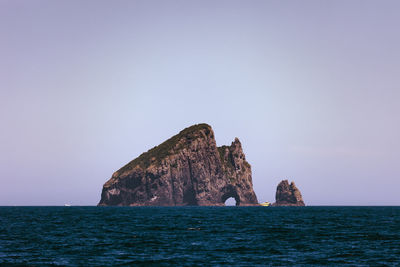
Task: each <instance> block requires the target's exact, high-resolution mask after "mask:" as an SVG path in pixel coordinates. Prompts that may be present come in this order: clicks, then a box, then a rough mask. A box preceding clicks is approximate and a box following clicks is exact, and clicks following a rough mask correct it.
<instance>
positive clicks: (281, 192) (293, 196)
mask: <svg viewBox="0 0 400 267" xmlns="http://www.w3.org/2000/svg"><path fill="white" fill-rule="evenodd" d="M275 199H276V202H275V203H274V204H273V206H305V204H304V201H303V197H302V196H301V193H300V190H299V189H298V188H297V187H296V185H295V184H294V182H291V183H290V185H289V182H288V180H283V181H281V182H280V183H279V184H278V187H277V188H276V195H275Z"/></svg>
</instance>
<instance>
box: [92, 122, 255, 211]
mask: <svg viewBox="0 0 400 267" xmlns="http://www.w3.org/2000/svg"><path fill="white" fill-rule="evenodd" d="M230 197H233V198H235V200H236V205H240V206H243V205H256V204H257V203H258V201H257V197H256V194H255V193H254V191H253V185H252V178H251V167H250V164H249V163H248V162H247V161H246V158H245V155H244V153H243V151H242V145H241V143H240V141H239V139H238V138H235V140H234V141H233V142H232V144H231V145H230V146H221V147H217V146H216V142H215V138H214V132H213V130H212V129H211V127H210V126H209V125H207V124H198V125H193V126H191V127H189V128H186V129H184V130H183V131H181V132H180V133H179V134H177V135H175V136H173V137H171V138H170V139H168V140H167V141H165V142H164V143H162V144H160V145H159V146H156V147H154V148H152V149H150V150H149V151H147V152H146V153H143V154H142V155H140V156H139V157H138V158H136V159H134V160H132V161H131V162H129V163H128V164H127V165H125V166H124V167H122V168H121V169H119V170H118V171H116V172H115V173H114V174H113V175H112V177H111V178H110V179H109V180H108V181H107V182H106V183H105V184H104V186H103V191H102V194H101V200H100V203H99V205H100V206H183V205H193V206H208V205H224V203H225V201H226V200H227V199H228V198H230Z"/></svg>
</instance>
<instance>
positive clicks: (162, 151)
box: [117, 123, 211, 174]
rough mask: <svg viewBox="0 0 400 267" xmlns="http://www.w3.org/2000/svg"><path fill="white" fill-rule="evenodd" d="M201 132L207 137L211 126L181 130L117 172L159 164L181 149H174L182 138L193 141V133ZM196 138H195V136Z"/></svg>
mask: <svg viewBox="0 0 400 267" xmlns="http://www.w3.org/2000/svg"><path fill="white" fill-rule="evenodd" d="M201 130H205V134H206V135H208V134H209V133H210V131H211V126H210V125H208V124H206V123H201V124H196V125H193V126H190V127H188V128H185V129H183V130H182V131H181V132H179V133H178V134H177V135H174V136H173V137H171V138H170V139H168V140H167V141H165V142H164V143H162V144H160V145H158V146H155V147H153V148H152V149H150V150H149V151H147V152H145V153H142V154H141V155H140V156H139V157H137V158H136V159H134V160H132V161H131V162H129V163H128V164H126V165H125V166H123V167H122V168H121V169H119V170H118V171H117V172H118V173H119V174H121V173H123V172H125V171H128V170H132V169H133V168H135V167H136V166H140V167H141V168H147V167H148V166H150V165H151V164H152V163H153V162H155V163H157V164H160V163H161V161H162V159H164V158H166V157H167V156H169V155H171V154H172V153H173V151H174V150H175V149H180V148H181V147H178V148H175V146H176V144H177V143H178V142H179V140H181V139H182V138H186V140H191V139H194V138H195V136H194V135H193V134H194V133H197V132H200V131H201ZM196 137H197V136H196Z"/></svg>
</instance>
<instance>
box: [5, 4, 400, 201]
mask: <svg viewBox="0 0 400 267" xmlns="http://www.w3.org/2000/svg"><path fill="white" fill-rule="evenodd" d="M399 13H400V1H395V0H394V1H378V0H376V1H368V0H361V1H357V0H351V1H348V0H342V1H340V0H338V1H319V0H316V1H281V0H279V1H278V0H277V1H267V0H265V1H235V0H229V1H223V0H217V1H215V0H212V1H211V0H210V1H207V0H201V1H194V0H193V1H186V0H181V1H171V0H160V1H148V0H146V1H145V0H143V1H134V0H132V1H131V0H129V1H128V0H126V1H123V0H118V1H102V0H96V1H95V0H86V1H78V0H72V1H66V0H65V1H53V0H37V1H29V0H25V1H21V0H0V122H1V131H0V179H1V193H0V205H62V204H64V203H71V204H75V205H95V204H97V203H98V201H99V200H100V193H101V189H102V185H103V183H104V182H106V181H107V180H108V179H109V178H110V177H111V175H112V173H113V172H114V171H116V170H117V169H118V168H119V167H121V166H123V165H124V164H126V163H127V162H129V161H130V160H132V159H133V158H135V157H137V156H138V155H139V154H141V153H142V152H144V151H147V150H148V149H149V148H152V147H153V146H155V145H158V144H159V143H161V142H162V141H164V140H166V139H167V138H169V137H171V136H172V135H174V134H176V133H178V132H179V131H180V130H182V129H183V128H185V127H188V126H190V125H192V124H195V123H201V122H205V123H208V124H210V125H211V126H212V127H213V129H214V132H215V136H216V139H217V145H224V144H225V145H229V144H230V143H231V142H232V141H233V139H234V138H235V137H236V136H237V137H239V139H240V140H241V142H242V145H243V148H244V152H245V154H246V157H247V160H248V161H249V162H250V164H251V165H252V171H253V184H254V189H255V192H256V194H257V197H258V199H259V201H274V197H275V189H276V186H277V184H278V182H279V181H280V180H282V179H289V180H294V181H295V182H296V185H297V186H298V187H299V189H300V190H301V192H302V194H303V197H304V200H305V202H306V204H309V205H371V204H373V205H400V194H399V188H400V179H399V178H400V152H399V151H400V140H399V137H400V116H399V114H400V105H399V102H400V16H399Z"/></svg>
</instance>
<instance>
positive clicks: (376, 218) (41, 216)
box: [0, 207, 400, 266]
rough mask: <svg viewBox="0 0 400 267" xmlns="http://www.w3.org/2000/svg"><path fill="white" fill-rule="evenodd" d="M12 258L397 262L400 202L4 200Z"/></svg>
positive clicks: (6, 253) (3, 230)
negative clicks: (36, 203)
mask: <svg viewBox="0 0 400 267" xmlns="http://www.w3.org/2000/svg"><path fill="white" fill-rule="evenodd" d="M0 264H6V265H8V264H9V265H13V264H17V265H99V266H100V265H146V266H148V265H178V266H194V265H241V266H243V265H245V266H255V265H310V264H315V265H346V264H348V265H383V264H386V265H398V264H400V207H304V208H302V207H273V208H271V207H174V208H165V207H163V208H158V207H132V208H130V207H0Z"/></svg>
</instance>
